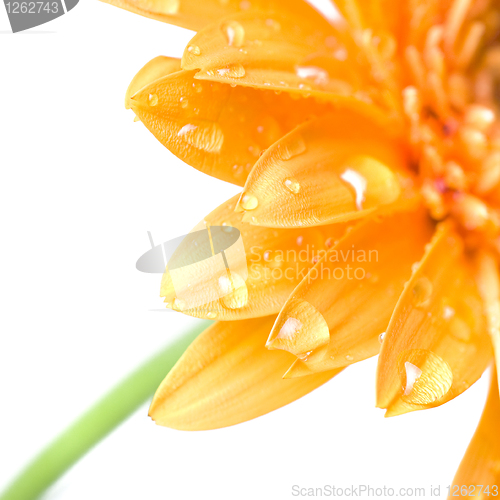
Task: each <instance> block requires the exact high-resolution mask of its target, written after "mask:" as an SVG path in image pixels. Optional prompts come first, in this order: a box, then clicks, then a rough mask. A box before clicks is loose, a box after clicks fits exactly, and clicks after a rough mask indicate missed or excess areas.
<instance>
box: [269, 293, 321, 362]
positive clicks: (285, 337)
mask: <svg viewBox="0 0 500 500" xmlns="http://www.w3.org/2000/svg"><path fill="white" fill-rule="evenodd" d="M285 311H286V312H285V314H284V316H283V317H282V319H281V321H280V322H279V323H278V324H277V325H276V329H278V328H279V330H278V332H279V333H278V335H277V336H276V337H275V338H274V339H273V340H272V341H271V342H270V344H271V346H272V347H273V348H274V349H284V350H286V351H289V352H291V353H292V354H295V355H296V356H303V355H304V353H308V352H309V353H310V352H312V351H313V350H314V349H317V348H318V347H321V346H323V345H325V344H328V342H329V341H330V331H329V329H328V324H327V323H326V321H325V318H324V317H323V315H322V314H321V313H320V312H319V311H318V310H317V309H316V308H315V307H314V306H313V305H312V304H310V303H309V302H307V301H305V300H303V299H293V298H292V299H291V300H290V302H288V304H287V306H285ZM302 359H303V358H302ZM303 360H304V359H303Z"/></svg>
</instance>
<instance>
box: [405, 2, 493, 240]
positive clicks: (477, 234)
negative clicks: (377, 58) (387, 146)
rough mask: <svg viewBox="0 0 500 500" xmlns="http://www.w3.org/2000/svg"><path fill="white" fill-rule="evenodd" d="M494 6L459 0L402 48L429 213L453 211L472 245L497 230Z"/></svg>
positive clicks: (408, 112)
mask: <svg viewBox="0 0 500 500" xmlns="http://www.w3.org/2000/svg"><path fill="white" fill-rule="evenodd" d="M490 4H491V2H489V1H484V2H483V1H481V2H476V3H475V4H471V3H470V2H468V1H467V0H455V1H454V2H453V4H452V8H451V9H449V11H448V12H447V14H446V16H445V17H444V19H443V22H441V23H440V24H434V25H431V26H426V27H425V29H423V30H422V28H415V29H414V31H413V32H412V33H411V34H410V35H409V37H408V38H409V41H408V44H407V45H406V46H405V47H404V56H405V62H406V64H407V71H406V72H403V73H404V74H405V77H404V78H403V85H402V87H403V90H402V102H403V109H404V114H405V119H406V122H407V124H408V137H409V143H410V146H411V155H412V164H413V165H414V167H415V170H416V171H417V172H418V178H419V186H420V189H421V193H422V195H423V198H424V200H425V203H426V204H427V206H428V208H429V211H430V213H431V216H432V217H433V218H434V219H435V220H443V219H445V218H447V217H453V218H454V219H455V220H457V221H458V223H459V225H460V227H462V229H463V232H464V235H465V236H466V241H468V242H469V243H470V244H472V245H474V244H475V243H474V242H476V241H477V240H478V238H479V239H481V241H483V240H484V238H485V237H486V238H488V239H490V240H492V241H494V240H496V239H497V236H498V235H499V233H500V122H499V120H498V117H499V108H498V97H499V95H500V44H498V43H496V42H495V38H496V32H497V30H498V28H499V20H498V15H496V14H498V13H497V12H495V11H494V10H493V9H492V8H491V5H490Z"/></svg>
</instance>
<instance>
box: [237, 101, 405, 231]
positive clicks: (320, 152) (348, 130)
mask: <svg viewBox="0 0 500 500" xmlns="http://www.w3.org/2000/svg"><path fill="white" fill-rule="evenodd" d="M406 161H407V158H406V152H405V150H404V148H403V147H402V145H401V144H399V143H398V142H397V141H396V140H394V139H391V138H389V137H388V136H387V134H385V133H384V131H383V129H382V127H381V126H380V124H377V123H374V122H373V121H372V120H371V119H368V118H366V117H364V116H361V115H359V114H358V113H357V112H354V111H352V110H347V109H338V110H337V111H336V112H335V113H332V114H329V115H327V116H323V117H321V118H318V119H316V120H312V121H310V122H308V123H306V124H303V125H300V126H298V127H297V128H296V129H295V130H293V131H292V132H290V133H289V134H288V135H287V136H286V137H284V138H283V139H281V140H280V141H278V142H277V143H276V144H273V145H272V146H271V147H270V148H269V149H268V150H267V151H266V152H265V153H264V154H263V155H262V156H261V157H260V159H259V160H258V161H257V163H256V164H255V166H254V168H253V169H252V171H251V173H250V175H249V177H248V179H247V182H246V184H245V188H244V192H243V194H242V198H241V200H240V202H239V205H238V209H241V210H246V213H245V216H244V217H243V220H244V221H248V222H251V223H252V224H259V225H263V226H267V227H297V226H314V225H320V224H327V223H333V222H341V221H346V220H351V219H357V218H360V217H364V216H366V215H368V214H370V213H372V212H374V211H375V210H376V209H378V208H380V207H383V206H387V205H391V204H393V203H394V202H396V201H400V200H401V199H405V198H407V197H408V196H409V195H410V194H409V192H407V189H406V188H407V187H408V186H410V187H411V185H412V181H411V178H410V174H407V173H405V164H406ZM291 186H294V188H293V189H290V187H291ZM245 200H252V201H253V203H251V204H250V205H249V204H248V203H246V202H245Z"/></svg>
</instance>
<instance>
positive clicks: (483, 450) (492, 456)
mask: <svg viewBox="0 0 500 500" xmlns="http://www.w3.org/2000/svg"><path fill="white" fill-rule="evenodd" d="M499 426H500V399H499V395H498V377H497V374H496V370H493V373H492V377H491V386H490V392H489V395H488V401H487V402H486V407H485V409H484V412H483V415H482V417H481V421H480V422H479V425H478V427H477V430H476V432H475V434H474V437H473V438H472V441H471V442H470V444H469V447H468V448H467V452H466V453H465V456H464V458H463V460H462V463H461V464H460V467H459V469H458V471H457V473H456V475H455V478H454V479H453V483H452V486H451V493H452V494H454V495H453V496H451V495H450V498H456V497H467V498H471V497H474V498H480V499H483V500H485V499H487V498H492V497H496V496H498V488H499V487H500V486H499V485H500V432H498V428H499Z"/></svg>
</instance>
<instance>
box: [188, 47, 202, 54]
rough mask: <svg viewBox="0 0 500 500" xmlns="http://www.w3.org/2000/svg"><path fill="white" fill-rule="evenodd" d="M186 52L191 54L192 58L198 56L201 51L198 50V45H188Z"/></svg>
mask: <svg viewBox="0 0 500 500" xmlns="http://www.w3.org/2000/svg"><path fill="white" fill-rule="evenodd" d="M187 51H188V52H189V53H190V54H193V56H199V55H200V54H201V50H200V47H198V45H190V46H189V47H188V48H187Z"/></svg>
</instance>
